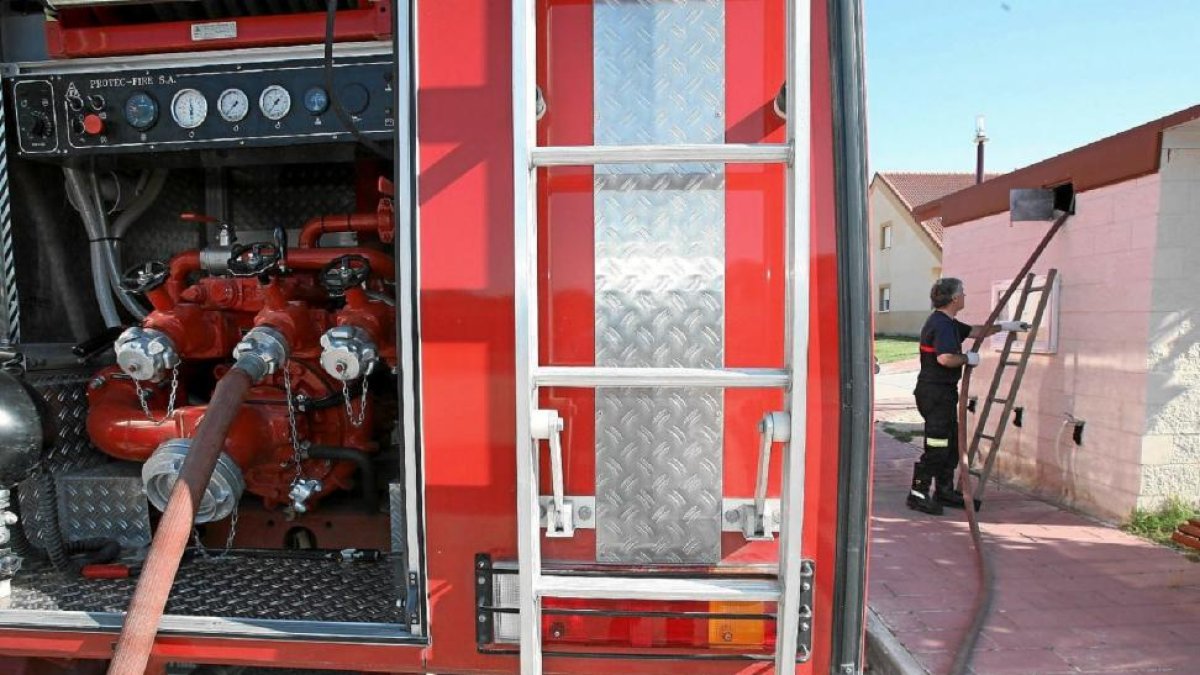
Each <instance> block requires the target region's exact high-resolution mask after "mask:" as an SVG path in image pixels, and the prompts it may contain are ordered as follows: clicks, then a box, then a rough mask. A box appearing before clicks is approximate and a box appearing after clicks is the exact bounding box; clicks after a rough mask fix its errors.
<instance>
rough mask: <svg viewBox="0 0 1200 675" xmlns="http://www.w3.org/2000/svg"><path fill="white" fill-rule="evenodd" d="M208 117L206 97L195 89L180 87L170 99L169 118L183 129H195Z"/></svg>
mask: <svg viewBox="0 0 1200 675" xmlns="http://www.w3.org/2000/svg"><path fill="white" fill-rule="evenodd" d="M207 117H208V99H206V98H204V94H201V93H200V92H198V91H196V90H195V89H180V90H179V91H178V92H177V93H176V94H175V98H173V99H171V119H173V120H175V123H176V124H178V125H179V126H181V127H183V128H184V129H195V128H196V127H198V126H200V125H201V124H203V123H204V120H205V118H207Z"/></svg>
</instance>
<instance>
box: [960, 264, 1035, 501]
mask: <svg viewBox="0 0 1200 675" xmlns="http://www.w3.org/2000/svg"><path fill="white" fill-rule="evenodd" d="M1057 278H1058V270H1056V269H1052V270H1050V271H1049V272H1048V273H1047V274H1046V278H1045V280H1044V282H1043V283H1042V285H1040V286H1034V279H1035V276H1034V275H1033V274H1032V273H1030V274H1028V275H1026V277H1025V281H1024V283H1023V284H1022V285H1021V295H1020V297H1019V298H1018V299H1017V306H1016V308H1015V311H1014V312H1013V316H1012V317H1011V318H1012V319H1013V320H1014V321H1017V320H1021V317H1022V316H1024V313H1025V304H1026V303H1027V302H1028V300H1029V296H1030V294H1032V293H1037V292H1039V291H1041V296H1040V297H1039V298H1038V303H1037V307H1036V308H1035V309H1034V312H1033V316H1032V317H1031V318H1032V320H1031V321H1030V322H1029V331H1028V332H1027V333H1025V342H1024V344H1023V346H1022V348H1021V353H1020V356H1019V357H1018V358H1017V360H1015V361H1013V360H1010V357H1011V356H1012V352H1013V345H1014V344H1015V343H1016V341H1017V333H1016V332H1015V331H1014V332H1010V333H1009V334H1008V335H1007V336H1005V338H1004V347H1003V348H1002V349H1001V350H1000V359H999V361H997V363H996V370H995V372H994V373H993V374H992V385H991V387H990V388H989V389H988V394H987V398H986V399H984V402H983V408H982V409H981V410H980V412H979V421H978V422H976V423H975V428H974V431H973V432H972V434H971V444H970V446H969V447H968V450H967V466H969V467H970V473H971V475H972V476H976V477H977V478H979V482H978V483H977V484H976V486H975V490H974V491H973V492H972V494H973V496H974V498H975V499H976V500H982V499H983V493H984V491H985V490H986V489H987V482H988V478H990V477H991V475H992V467H993V466H995V463H996V456H997V454H998V453H997V451H998V450H999V449H1000V442H1001V441H1002V440H1003V439H1004V432H1005V430H1006V429H1007V428H1008V422H1009V419H1010V417H1011V415H1012V410H1013V406H1014V405H1015V404H1016V400H1017V392H1019V391H1020V389H1021V380H1022V379H1023V378H1024V377H1025V367H1026V366H1027V365H1028V364H1029V356H1030V355H1031V354H1032V353H1033V344H1034V337H1035V336H1036V335H1037V332H1038V328H1039V327H1041V325H1042V317H1043V316H1044V315H1045V312H1046V305H1047V303H1048V301H1049V299H1050V294H1051V293H1052V292H1053V288H1054V282H1055V279H1057ZM1009 368H1015V369H1016V370H1015V371H1014V372H1013V376H1012V380H1010V381H1009V383H1008V389H1007V391H1006V392H1005V394H1004V395H1003V396H1002V397H1001V396H997V395H996V394H997V393H999V391H1000V382H1001V380H1003V379H1004V375H1005V373H1006V372H1008V369H1009ZM993 405H1001V406H1003V408H1002V409H1001V412H1000V416H999V417H998V418H997V419H996V420H995V425H994V428H992V429H988V427H987V423H988V422H989V421H991V414H992V406H993ZM985 432H986V433H985ZM983 441H987V442H988V446H987V452H986V454H985V455H984V456H983V459H982V463H983V467H982V468H975V462H976V459H977V458H978V457H979V455H980V452H981V449H980V446H981V444H982V443H983Z"/></svg>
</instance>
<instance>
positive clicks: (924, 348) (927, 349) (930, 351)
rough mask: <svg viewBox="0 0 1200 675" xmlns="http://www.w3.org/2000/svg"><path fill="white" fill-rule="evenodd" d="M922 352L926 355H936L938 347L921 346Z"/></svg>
mask: <svg viewBox="0 0 1200 675" xmlns="http://www.w3.org/2000/svg"><path fill="white" fill-rule="evenodd" d="M921 351H923V352H925V353H926V354H936V353H937V347H934V346H933V345H921Z"/></svg>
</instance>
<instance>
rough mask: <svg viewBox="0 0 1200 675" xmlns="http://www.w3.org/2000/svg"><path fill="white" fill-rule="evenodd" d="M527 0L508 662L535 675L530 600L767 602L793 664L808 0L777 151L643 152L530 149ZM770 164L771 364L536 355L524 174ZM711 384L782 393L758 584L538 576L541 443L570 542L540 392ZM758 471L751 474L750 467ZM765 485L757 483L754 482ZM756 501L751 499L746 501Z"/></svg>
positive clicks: (531, 27)
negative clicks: (778, 167)
mask: <svg viewBox="0 0 1200 675" xmlns="http://www.w3.org/2000/svg"><path fill="white" fill-rule="evenodd" d="M535 5H536V0H514V1H513V16H512V22H513V26H512V40H513V42H512V61H513V162H514V166H513V196H514V200H513V206H514V208H513V227H514V231H515V232H514V262H515V318H516V374H515V379H516V454H517V458H516V459H517V477H516V480H517V539H518V541H517V558H518V573H519V590H518V596H519V598H518V601H519V612H520V632H519V639H520V663H521V672H522V673H523V674H524V675H540V673H541V672H542V657H543V654H542V644H541V623H542V620H541V619H542V600H543V599H544V598H591V599H604V600H635V599H636V600H659V601H724V602H774V603H776V605H777V612H776V613H777V626H776V635H777V638H776V653H775V669H776V672H779V673H792V672H794V671H795V668H796V661H797V649H798V646H797V645H798V633H799V629H800V626H801V615H802V609H801V594H802V593H803V592H804V591H805V590H806V589H804V588H802V586H803V585H804V583H805V581H804V575H803V574H802V568H803V566H804V561H803V560H802V559H801V553H800V542H801V532H802V528H803V505H804V468H805V467H804V458H805V456H804V438H805V430H806V417H805V414H806V403H807V379H808V364H807V358H808V339H809V265H810V263H809V228H808V223H809V205H810V199H809V180H810V167H809V164H810V161H809V155H808V148H809V137H810V124H809V120H808V118H807V113H808V111H809V109H810V101H809V87H810V82H809V80H810V77H809V58H810V55H809V51H810V47H809V38H810V27H809V23H810V7H809V3H808V2H800V1H798V0H788V1H787V10H786V21H787V26H786V30H787V41H786V44H787V47H786V49H787V55H786V60H787V64H786V82H787V86H786V92H787V93H786V97H787V100H786V110H787V111H788V113H789V114H788V115H787V118H788V119H787V134H786V142H785V143H783V144H689V145H642V146H581V147H538V146H537V140H536V139H537V136H536V119H535V115H536V101H537V90H536V83H535V68H536V63H537V60H536V53H535V52H536V40H535V38H536V24H535V22H536V18H535ZM692 162H707V163H753V164H762V163H781V164H784V165H785V167H786V172H787V177H786V183H787V197H786V206H785V209H786V216H785V220H786V241H787V244H786V245H787V249H788V250H787V256H786V257H787V265H788V274H787V282H786V283H787V299H786V308H787V318H786V320H785V330H786V332H787V334H786V337H785V357H784V358H785V366H784V368H782V369H765V368H759V369H731V368H715V369H697V368H633V367H550V366H546V365H543V364H542V363H541V362H540V358H539V353H538V305H537V302H538V281H537V280H538V267H537V260H538V255H537V253H538V237H537V231H538V227H537V222H536V214H537V206H536V203H537V202H536V200H537V170H538V169H539V168H540V167H550V166H590V165H597V164H622V163H623V164H645V163H665V164H677V163H692ZM547 386H561V387H581V388H599V387H723V388H735V387H745V388H781V389H783V390H784V392H785V397H784V398H785V403H784V411H783V413H784V414H783V415H779V414H775V415H774V416H770V417H771V418H772V419H775V420H778V421H780V422H785V428H783V429H776V431H775V436H774V438H775V440H777V441H780V442H784V441H785V440H786V439H795V444H794V445H793V444H792V443H791V442H787V445H786V446H785V449H784V457H783V476H782V484H783V494H782V498H781V500H780V530H779V537H780V543H779V561H778V571H777V575H775V576H774V578H770V579H767V580H764V579H762V578H756V579H746V580H739V579H731V578H712V577H703V576H695V577H691V578H681V577H674V576H672V577H669V578H655V579H648V578H645V577H641V578H639V577H636V576H595V575H587V576H584V575H577V576H571V575H570V574H554V575H549V574H544V573H543V569H542V560H541V558H542V556H541V539H540V537H541V529H540V525H539V522H540V518H539V516H540V510H539V499H538V475H537V474H538V452H539V447H540V442H541V441H543V440H544V441H547V443H548V445H549V451H550V465H551V470H552V472H553V473H554V476H553V480H552V484H553V485H554V492H555V494H554V500H553V501H552V502H551V504H550V507H549V508H548V509H547V536H570V534H571V533H572V531H573V523H572V514H571V513H570V506H569V505H567V504H565V503H564V501H563V498H562V475H561V471H562V458H561V446H560V444H559V443H560V442H559V433H560V432H561V430H562V426H563V420H562V418H561V417H559V415H558V413H557V412H556V411H554V410H540V409H539V407H538V406H539V398H538V390H539V388H540V387H547ZM760 473H762V471H761V470H760ZM764 486H765V481H764ZM759 501H760V502H761V500H759Z"/></svg>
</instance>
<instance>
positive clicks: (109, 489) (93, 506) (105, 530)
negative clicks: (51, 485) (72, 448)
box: [55, 462, 151, 548]
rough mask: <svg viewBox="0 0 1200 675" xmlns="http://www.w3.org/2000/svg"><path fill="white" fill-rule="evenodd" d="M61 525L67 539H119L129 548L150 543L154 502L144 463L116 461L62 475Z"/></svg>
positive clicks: (59, 504) (59, 492) (58, 483)
mask: <svg viewBox="0 0 1200 675" xmlns="http://www.w3.org/2000/svg"><path fill="white" fill-rule="evenodd" d="M55 480H56V483H57V486H58V487H57V489H58V526H59V529H61V530H62V536H63V539H64V540H65V541H68V542H72V541H81V540H84V539H95V538H100V539H116V540H117V541H119V542H120V543H121V546H123V547H125V548H141V547H145V546H149V545H150V538H151V537H150V504H149V502H147V501H146V494H145V492H143V490H142V473H141V465H140V464H135V463H132V462H114V463H112V464H105V465H102V466H98V467H95V468H93V469H86V470H84V471H79V472H74V473H67V474H59V475H58V476H56V477H55Z"/></svg>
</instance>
